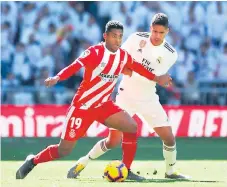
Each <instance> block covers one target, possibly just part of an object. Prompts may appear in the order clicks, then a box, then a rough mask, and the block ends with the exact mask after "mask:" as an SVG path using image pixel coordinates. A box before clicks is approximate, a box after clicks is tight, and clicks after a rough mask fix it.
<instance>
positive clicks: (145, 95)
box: [76, 13, 189, 180]
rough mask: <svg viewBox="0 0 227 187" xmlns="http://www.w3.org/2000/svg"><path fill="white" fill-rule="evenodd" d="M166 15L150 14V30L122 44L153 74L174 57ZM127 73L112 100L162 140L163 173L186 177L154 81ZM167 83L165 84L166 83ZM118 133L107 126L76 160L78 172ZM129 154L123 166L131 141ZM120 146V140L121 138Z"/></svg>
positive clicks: (160, 72)
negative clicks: (105, 132)
mask: <svg viewBox="0 0 227 187" xmlns="http://www.w3.org/2000/svg"><path fill="white" fill-rule="evenodd" d="M168 25H169V23H168V17H167V16H166V15H165V14H163V13H158V14H156V15H154V17H153V19H152V21H151V25H150V33H147V32H143V33H133V34H132V35H130V36H129V38H128V39H127V40H126V42H125V43H124V44H123V45H122V48H123V49H125V50H126V51H127V52H129V54H131V56H132V57H133V58H134V59H135V60H136V61H138V62H140V63H142V65H143V66H144V68H146V69H147V70H149V71H150V72H152V73H154V74H155V75H163V74H166V73H167V72H168V70H169V69H170V68H171V66H172V65H173V64H174V63H175V62H176V60H177V52H176V50H175V49H174V48H173V47H172V46H171V45H170V44H169V43H168V42H167V41H166V40H165V36H166V35H167V34H168V32H169V26H168ZM128 74H129V75H130V76H123V79H122V82H121V84H120V86H119V91H118V95H117V97H116V103H117V105H119V106H120V107H122V108H123V109H124V110H126V111H127V112H128V113H129V114H131V116H134V115H135V113H139V114H140V115H142V117H143V118H144V119H145V120H146V122H147V124H149V126H150V129H151V131H152V132H153V130H154V131H155V132H156V133H157V134H158V135H159V137H160V138H161V140H162V141H163V156H164V159H165V162H166V172H165V177H166V178H171V179H188V178H189V177H188V176H185V175H183V174H181V173H179V172H177V171H176V169H175V163H176V155H177V151H176V143H175V137H174V135H173V133H172V128H171V124H169V121H168V117H167V114H166V112H165V110H164V109H163V107H162V105H161V104H160V102H159V96H158V95H157V94H156V83H155V82H152V81H149V80H147V79H145V78H144V77H142V76H140V75H138V74H137V73H135V72H128ZM166 86H168V85H166ZM121 137H122V133H121V132H119V131H117V130H114V129H110V133H109V136H108V137H107V138H105V139H103V140H100V141H99V142H98V143H97V144H96V145H95V146H94V147H93V148H92V149H91V150H90V152H89V153H88V154H87V155H86V156H84V157H82V158H80V159H79V160H78V161H77V165H78V168H77V171H76V172H78V174H79V173H80V172H81V171H82V170H83V169H84V168H85V167H86V165H87V164H88V162H89V160H93V159H95V158H98V157H99V156H101V155H103V154H104V153H105V152H106V151H107V150H109V149H112V148H114V147H116V146H117V145H119V143H120V142H121ZM131 146H132V147H131V149H130V154H129V155H131V156H130V157H128V158H127V159H123V162H124V163H125V165H126V167H127V168H128V169H130V166H131V164H132V161H133V159H134V157H135V153H136V144H132V145H131ZM122 149H124V141H123V142H122ZM131 179H135V180H143V179H144V178H143V177H140V176H138V175H134V176H132V177H131Z"/></svg>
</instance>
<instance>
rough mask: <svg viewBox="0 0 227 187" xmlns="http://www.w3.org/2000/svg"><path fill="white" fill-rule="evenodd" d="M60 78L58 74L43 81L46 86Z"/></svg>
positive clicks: (51, 84) (52, 84) (53, 83)
mask: <svg viewBox="0 0 227 187" xmlns="http://www.w3.org/2000/svg"><path fill="white" fill-rule="evenodd" d="M59 79H60V77H59V76H54V77H48V78H47V79H46V80H45V81H44V83H45V85H46V87H51V86H54V85H55V84H57V82H58V80H59Z"/></svg>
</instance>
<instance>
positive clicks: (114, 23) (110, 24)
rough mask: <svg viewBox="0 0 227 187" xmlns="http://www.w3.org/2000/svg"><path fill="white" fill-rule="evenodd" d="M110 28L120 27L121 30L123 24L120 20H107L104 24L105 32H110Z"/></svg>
mask: <svg viewBox="0 0 227 187" xmlns="http://www.w3.org/2000/svg"><path fill="white" fill-rule="evenodd" d="M111 29H122V31H123V30H124V26H123V24H122V23H121V22H119V21H115V20H112V21H109V22H108V23H107V24H106V27H105V32H110V31H111Z"/></svg>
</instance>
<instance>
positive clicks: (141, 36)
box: [128, 32, 150, 41]
mask: <svg viewBox="0 0 227 187" xmlns="http://www.w3.org/2000/svg"><path fill="white" fill-rule="evenodd" d="M149 36H150V33H149V32H134V33H132V34H131V35H130V36H129V37H128V38H129V39H131V40H133V41H135V40H138V41H139V40H141V39H147V38H149Z"/></svg>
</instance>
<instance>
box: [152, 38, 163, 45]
mask: <svg viewBox="0 0 227 187" xmlns="http://www.w3.org/2000/svg"><path fill="white" fill-rule="evenodd" d="M150 42H151V44H152V45H153V46H160V45H162V44H163V42H164V40H162V41H161V42H155V41H154V40H152V38H151V37H150Z"/></svg>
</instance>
